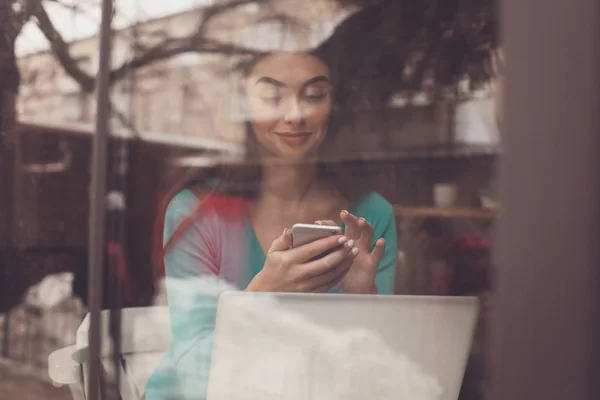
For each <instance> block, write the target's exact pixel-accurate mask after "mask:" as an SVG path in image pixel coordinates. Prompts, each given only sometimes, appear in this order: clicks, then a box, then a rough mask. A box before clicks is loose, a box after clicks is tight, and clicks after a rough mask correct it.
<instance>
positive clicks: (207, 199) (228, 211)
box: [166, 188, 248, 219]
mask: <svg viewBox="0 0 600 400" xmlns="http://www.w3.org/2000/svg"><path fill="white" fill-rule="evenodd" d="M247 206H248V201H247V200H246V199H243V198H240V197H235V196H228V195H224V194H221V193H212V192H211V191H210V190H197V189H193V188H186V189H183V190H181V191H180V192H179V193H177V194H176V195H175V196H174V197H173V198H172V199H171V200H170V202H169V204H168V206H167V212H166V218H167V219H170V218H175V219H177V218H178V217H179V216H181V215H185V216H189V215H190V214H192V213H198V214H203V215H206V214H212V215H214V216H218V217H225V218H229V217H239V216H241V215H242V213H244V212H245V211H246V210H247Z"/></svg>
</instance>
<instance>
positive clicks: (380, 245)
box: [371, 239, 385, 267]
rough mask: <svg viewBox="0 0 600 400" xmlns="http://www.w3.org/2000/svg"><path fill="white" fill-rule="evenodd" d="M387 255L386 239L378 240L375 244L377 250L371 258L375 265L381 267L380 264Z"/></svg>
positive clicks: (374, 250)
mask: <svg viewBox="0 0 600 400" xmlns="http://www.w3.org/2000/svg"><path fill="white" fill-rule="evenodd" d="M384 254H385V239H378V240H377V242H376V243H375V248H374V249H373V252H371V256H372V257H373V261H374V264H375V265H376V266H377V267H379V263H380V262H381V259H382V258H383V255H384Z"/></svg>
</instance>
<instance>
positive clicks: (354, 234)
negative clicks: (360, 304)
mask: <svg viewBox="0 0 600 400" xmlns="http://www.w3.org/2000/svg"><path fill="white" fill-rule="evenodd" d="M340 217H341V219H342V221H343V222H344V224H346V229H345V232H344V235H345V236H346V237H347V238H348V239H354V240H355V241H356V247H357V248H358V249H359V252H358V255H357V256H356V258H355V259H354V263H353V264H352V266H351V267H350V270H349V271H348V273H347V274H346V276H344V278H343V279H342V281H341V282H340V288H341V290H342V292H343V293H362V294H376V293H377V286H376V285H375V276H376V275H377V268H378V267H379V263H380V261H381V259H382V258H383V255H384V253H385V240H384V239H382V238H381V239H378V240H377V242H376V243H375V248H374V249H373V251H371V243H372V242H373V237H374V235H375V230H374V228H373V225H371V224H370V223H369V222H367V221H366V220H365V219H364V218H357V217H356V216H355V215H352V214H350V213H349V212H348V211H345V210H344V211H342V212H341V213H340ZM315 223H316V224H318V225H336V223H335V222H333V221H330V220H326V221H316V222H315Z"/></svg>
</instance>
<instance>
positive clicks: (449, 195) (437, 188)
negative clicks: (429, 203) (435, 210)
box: [433, 183, 458, 208]
mask: <svg viewBox="0 0 600 400" xmlns="http://www.w3.org/2000/svg"><path fill="white" fill-rule="evenodd" d="M457 197H458V187H457V186H456V185H455V184H452V183H436V184H435V185H434V186H433V204H434V205H435V206H436V207H440V208H449V207H452V206H454V204H455V203H456V198H457Z"/></svg>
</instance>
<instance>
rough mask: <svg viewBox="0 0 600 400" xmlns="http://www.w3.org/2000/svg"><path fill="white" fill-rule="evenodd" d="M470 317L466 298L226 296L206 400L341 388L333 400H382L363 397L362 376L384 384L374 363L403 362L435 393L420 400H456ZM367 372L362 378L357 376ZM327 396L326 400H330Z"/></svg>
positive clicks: (291, 396) (473, 315)
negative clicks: (359, 398) (352, 396)
mask: <svg viewBox="0 0 600 400" xmlns="http://www.w3.org/2000/svg"><path fill="white" fill-rule="evenodd" d="M478 308H479V307H478V300H477V299H476V298H473V297H429V296H389V295H387V296H379V295H344V294H335V295H332V294H292V293H281V294H270V293H269V294H267V293H249V292H225V293H223V294H221V296H220V298H219V304H218V308H217V321H216V326H215V334H214V335H215V336H214V344H213V353H212V362H211V370H210V378H209V384H208V391H207V398H208V400H213V399H215V400H216V399H219V400H233V399H235V400H242V399H253V398H261V399H271V398H273V399H283V400H296V399H312V400H316V399H324V397H325V396H324V395H323V393H327V390H329V388H326V386H327V385H331V386H332V387H334V386H335V385H341V384H343V385H345V387H341V388H339V390H338V391H337V392H335V393H342V392H343V391H344V390H346V389H347V390H348V393H346V396H347V395H348V394H349V393H354V392H352V391H354V390H356V392H359V391H361V390H362V391H363V393H364V394H365V395H366V396H368V397H366V398H373V399H376V398H390V397H389V396H386V395H379V394H378V393H379V392H378V393H368V391H369V388H368V387H367V388H365V383H364V382H363V383H361V382H360V381H361V380H364V376H365V374H366V375H369V374H370V373H372V374H375V375H372V376H375V377H377V378H380V377H381V375H386V374H388V372H389V371H385V370H383V369H382V370H379V371H378V368H380V365H379V360H381V365H382V368H384V367H383V364H384V363H388V364H389V365H394V366H396V365H400V366H403V365H405V364H402V363H401V362H396V361H395V360H399V359H400V358H399V357H404V358H407V359H409V360H410V361H411V362H412V363H414V365H415V366H417V367H418V368H419V369H420V370H421V372H420V373H422V375H423V376H424V377H426V378H427V379H433V380H435V382H436V383H437V384H438V389H441V391H438V392H437V394H436V395H435V396H429V397H427V396H421V398H428V399H429V398H432V399H438V400H456V399H457V398H458V394H459V391H460V386H461V383H462V379H463V375H464V371H465V368H466V363H467V360H468V356H469V351H470V348H471V342H472V338H473V334H474V330H475V325H476V320H477V315H478ZM352 332H354V333H352ZM356 338H359V339H356ZM360 338H364V339H360ZM338 339H339V340H338ZM364 342H369V343H364ZM344 346H346V347H344ZM369 346H371V347H369ZM371 348H372V349H376V350H372V351H371V350H369V349H371ZM365 349H367V350H365ZM382 349H383V350H382ZM361 352H362V353H361ZM371 353H377V354H371ZM399 355H400V356H399ZM369 357H371V358H370V359H369ZM376 357H378V358H376ZM394 357H395V358H394ZM336 360H338V361H336ZM362 360H364V362H363V361H362ZM353 363H356V364H353ZM369 363H371V364H369ZM388 364H385V365H388ZM353 365H354V366H353ZM366 365H370V366H371V367H369V370H368V371H361V372H358V371H360V370H361V368H362V367H364V366H366ZM412 365H413V364H411V366H412ZM394 368H395V369H394V371H405V372H394V373H395V374H396V375H393V378H392V379H391V380H393V381H397V382H391V383H397V384H400V386H401V387H404V386H410V385H406V384H401V383H400V382H402V380H403V379H405V380H406V379H408V380H411V379H413V380H415V381H418V382H420V383H418V384H417V383H414V382H411V385H412V384H413V383H414V384H415V385H416V386H418V385H425V383H423V382H430V381H427V380H425V378H423V379H421V378H422V376H421V375H418V374H416V373H414V374H413V372H414V371H413V369H412V367H411V368H405V367H403V368H404V369H402V368H400V369H398V368H396V367H394ZM352 374H360V375H358V376H355V375H352ZM411 374H413V375H411ZM353 376H355V378H353ZM395 377H397V379H394V378H395ZM386 379H388V378H386ZM389 380H390V379H388V381H389ZM405 382H406V381H405ZM361 385H362V386H361ZM354 386H356V387H354ZM359 386H360V387H359ZM324 389H325V390H324ZM417 389H419V388H417ZM331 390H333V389H331ZM331 390H330V394H329V395H328V396H330V397H331V398H334V397H338V396H337V394H336V395H332V394H331V393H333V391H331ZM336 390H337V389H336ZM375 390H379V389H378V388H377V387H376V385H373V391H375ZM415 390H416V389H415ZM405 395H407V396H409V394H406V393H405ZM340 397H343V396H342V395H340ZM417 397H418V396H417ZM394 398H399V399H401V398H403V397H396V396H394Z"/></svg>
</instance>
